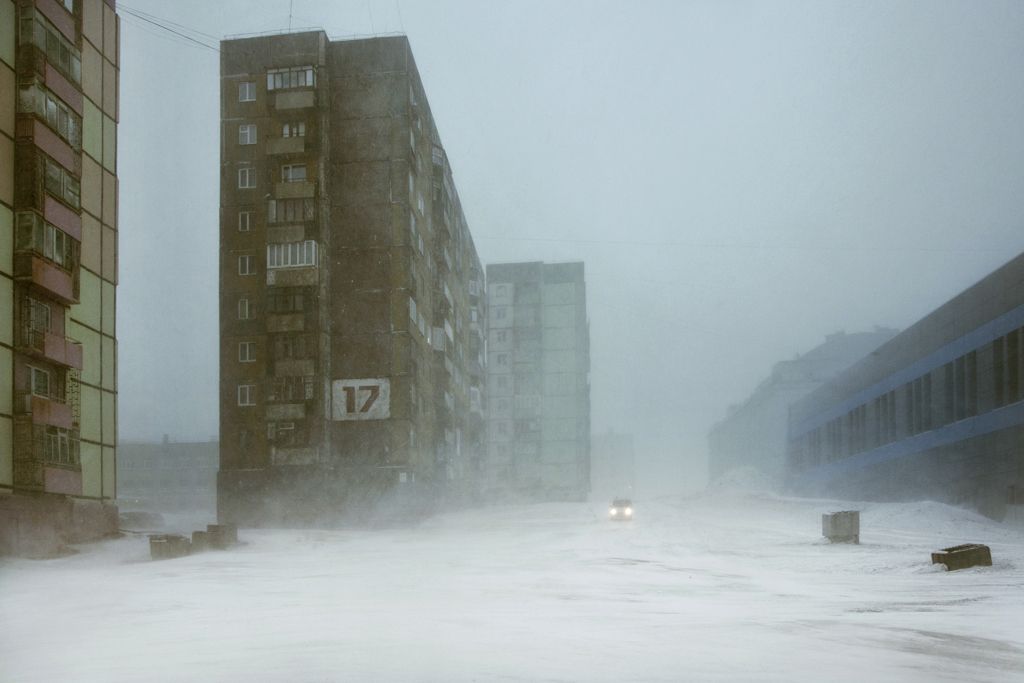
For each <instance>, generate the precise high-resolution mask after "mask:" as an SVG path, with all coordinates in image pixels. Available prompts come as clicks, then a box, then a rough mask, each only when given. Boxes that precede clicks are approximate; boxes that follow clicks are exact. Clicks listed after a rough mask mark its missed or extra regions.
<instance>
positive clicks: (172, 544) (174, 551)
mask: <svg viewBox="0 0 1024 683" xmlns="http://www.w3.org/2000/svg"><path fill="white" fill-rule="evenodd" d="M191 549H192V543H191V542H190V541H189V539H188V537H186V536H178V535H177V534H154V535H152V536H150V537H149V555H150V557H152V558H153V559H154V560H169V559H172V558H175V557H184V556H185V555H188V554H189V551H191Z"/></svg>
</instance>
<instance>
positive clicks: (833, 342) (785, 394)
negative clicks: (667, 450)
mask: <svg viewBox="0 0 1024 683" xmlns="http://www.w3.org/2000/svg"><path fill="white" fill-rule="evenodd" d="M896 332H897V331H896V330H892V329H888V328H877V329H875V330H874V331H872V332H857V333H852V334H845V333H843V332H837V333H836V334H830V335H828V336H827V337H826V338H825V342H824V343H823V344H820V345H819V346H817V347H815V348H813V349H811V350H810V351H808V352H807V353H805V354H803V355H802V356H799V357H797V358H794V359H793V360H786V361H781V362H779V363H776V364H775V366H774V367H773V368H772V372H771V375H770V376H769V377H768V378H767V379H765V380H764V381H763V382H761V383H760V384H759V385H758V386H757V388H756V389H755V390H754V392H753V393H752V394H751V395H750V396H749V397H748V398H747V399H746V400H745V401H744V402H743V403H742V404H740V405H738V406H731V407H730V408H729V414H728V415H727V416H726V417H725V419H723V420H722V421H721V422H718V423H717V424H715V426H714V427H712V428H711V431H710V433H709V434H708V446H709V449H708V473H709V475H710V477H711V479H712V480H714V479H717V478H718V477H720V476H722V475H723V474H725V473H726V472H728V471H729V470H731V469H735V468H740V467H751V468H754V469H757V470H759V471H761V472H762V473H763V474H765V475H766V476H767V477H768V478H770V479H771V480H772V481H775V482H777V483H780V484H781V482H782V477H783V474H784V472H785V468H786V449H787V446H788V441H787V428H788V426H789V406H790V405H792V404H793V403H795V402H796V401H798V400H799V399H801V398H803V397H804V396H806V395H807V394H809V393H810V392H811V391H813V390H814V389H816V388H818V387H820V386H821V385H822V384H824V383H825V382H826V381H828V380H829V379H831V378H833V377H835V376H836V375H837V374H838V373H839V372H841V371H843V370H845V369H846V368H848V367H850V366H851V365H853V364H854V363H856V362H857V361H858V360H860V359H861V358H863V357H864V356H866V355H868V354H869V353H870V352H872V351H874V350H875V349H877V348H878V347H879V346H881V345H882V344H884V343H885V342H887V341H889V340H890V339H892V338H893V336H895V335H896Z"/></svg>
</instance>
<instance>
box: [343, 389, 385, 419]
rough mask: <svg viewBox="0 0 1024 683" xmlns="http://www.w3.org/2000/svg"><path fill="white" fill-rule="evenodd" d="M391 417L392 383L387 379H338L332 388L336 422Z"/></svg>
mask: <svg viewBox="0 0 1024 683" xmlns="http://www.w3.org/2000/svg"><path fill="white" fill-rule="evenodd" d="M389 417H391V382H390V380H386V379H336V380H334V382H333V384H332V386H331V418H332V419H334V420H386V419H388V418H389Z"/></svg>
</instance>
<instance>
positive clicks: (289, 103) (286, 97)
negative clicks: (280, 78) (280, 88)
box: [274, 90, 316, 110]
mask: <svg viewBox="0 0 1024 683" xmlns="http://www.w3.org/2000/svg"><path fill="white" fill-rule="evenodd" d="M315 106H316V91H315V90H288V91H285V92H279V93H277V95H275V96H274V107H275V108H276V109H285V110H287V109H309V108H310V107H315Z"/></svg>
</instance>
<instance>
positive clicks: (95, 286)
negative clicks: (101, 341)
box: [71, 270, 100, 330]
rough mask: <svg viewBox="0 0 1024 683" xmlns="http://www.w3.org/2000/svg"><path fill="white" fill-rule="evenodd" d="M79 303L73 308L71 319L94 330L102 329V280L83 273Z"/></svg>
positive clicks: (87, 272)
mask: <svg viewBox="0 0 1024 683" xmlns="http://www.w3.org/2000/svg"><path fill="white" fill-rule="evenodd" d="M78 298H79V303H77V304H75V305H74V306H72V307H71V317H72V318H74V319H75V320H77V321H79V322H81V323H83V324H84V325H88V326H89V327H91V328H93V329H96V330H98V329H100V278H99V276H97V275H94V274H93V273H90V272H89V271H87V270H82V271H81V286H80V289H79V296H78Z"/></svg>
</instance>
